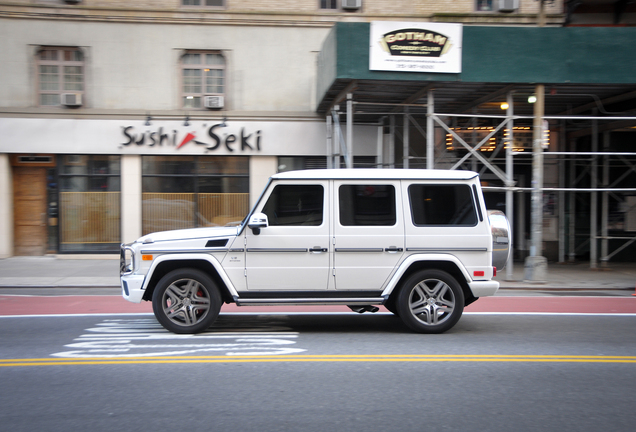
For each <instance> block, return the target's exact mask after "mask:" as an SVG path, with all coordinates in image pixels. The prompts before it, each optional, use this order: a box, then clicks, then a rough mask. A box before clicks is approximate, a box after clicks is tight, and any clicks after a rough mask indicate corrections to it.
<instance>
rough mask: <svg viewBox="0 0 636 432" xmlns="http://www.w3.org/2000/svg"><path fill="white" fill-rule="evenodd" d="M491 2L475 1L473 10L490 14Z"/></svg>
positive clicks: (491, 0)
mask: <svg viewBox="0 0 636 432" xmlns="http://www.w3.org/2000/svg"><path fill="white" fill-rule="evenodd" d="M492 3H493V0H475V10H476V11H477V12H492V11H493V10H494V9H493V4H492Z"/></svg>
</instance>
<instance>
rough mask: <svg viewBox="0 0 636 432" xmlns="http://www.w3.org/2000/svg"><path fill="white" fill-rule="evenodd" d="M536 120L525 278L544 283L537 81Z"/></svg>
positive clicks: (541, 109) (540, 91)
mask: <svg viewBox="0 0 636 432" xmlns="http://www.w3.org/2000/svg"><path fill="white" fill-rule="evenodd" d="M544 1H545V0H539V16H538V17H537V21H538V22H537V25H538V26H539V27H543V26H545V9H544V4H543V3H544ZM534 94H535V97H536V100H535V103H534V119H533V122H532V126H533V128H532V209H531V219H530V256H528V257H527V258H526V262H525V268H524V277H523V278H524V280H526V281H528V282H536V283H545V281H546V276H547V269H548V261H547V259H546V258H545V257H543V256H542V253H543V191H542V190H541V189H542V188H543V142H544V130H543V116H544V114H545V86H544V85H543V84H537V85H536V86H535V91H534Z"/></svg>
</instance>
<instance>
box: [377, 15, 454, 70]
mask: <svg viewBox="0 0 636 432" xmlns="http://www.w3.org/2000/svg"><path fill="white" fill-rule="evenodd" d="M369 69H370V70H379V71H399V72H432V73H460V72H461V71H462V25H461V24H446V23H430V22H391V21H373V22H372V23H371V40H370V41H369Z"/></svg>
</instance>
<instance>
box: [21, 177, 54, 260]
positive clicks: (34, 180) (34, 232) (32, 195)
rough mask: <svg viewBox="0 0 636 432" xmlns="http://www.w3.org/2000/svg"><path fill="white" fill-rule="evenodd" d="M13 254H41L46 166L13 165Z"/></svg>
mask: <svg viewBox="0 0 636 432" xmlns="http://www.w3.org/2000/svg"><path fill="white" fill-rule="evenodd" d="M13 170H14V171H13V209H14V227H15V230H14V236H15V238H14V245H15V247H14V249H15V250H14V254H15V255H44V254H45V253H46V244H47V228H46V223H47V221H46V168H45V167H32V166H14V167H13Z"/></svg>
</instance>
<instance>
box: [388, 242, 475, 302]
mask: <svg viewBox="0 0 636 432" xmlns="http://www.w3.org/2000/svg"><path fill="white" fill-rule="evenodd" d="M426 261H445V262H449V263H452V264H455V266H457V268H458V269H459V271H460V272H461V274H462V275H463V276H464V279H465V283H466V284H467V285H468V284H469V283H470V282H472V279H471V277H470V274H469V273H468V270H466V267H464V265H463V264H462V262H461V261H460V260H459V259H458V258H457V257H456V256H455V255H450V254H439V253H436V254H414V255H409V256H408V257H407V258H406V259H405V260H404V261H402V262H401V263H400V266H399V267H398V268H397V270H396V271H395V273H393V276H391V279H389V282H388V283H387V285H386V286H385V287H384V290H383V291H382V296H383V297H386V298H388V296H389V295H390V294H391V293H392V292H393V290H394V289H395V288H396V287H397V284H398V283H399V282H400V279H402V276H404V274H405V273H406V272H407V270H408V269H409V268H410V267H411V266H412V265H413V264H415V263H417V262H426ZM459 282H460V283H461V281H459Z"/></svg>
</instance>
